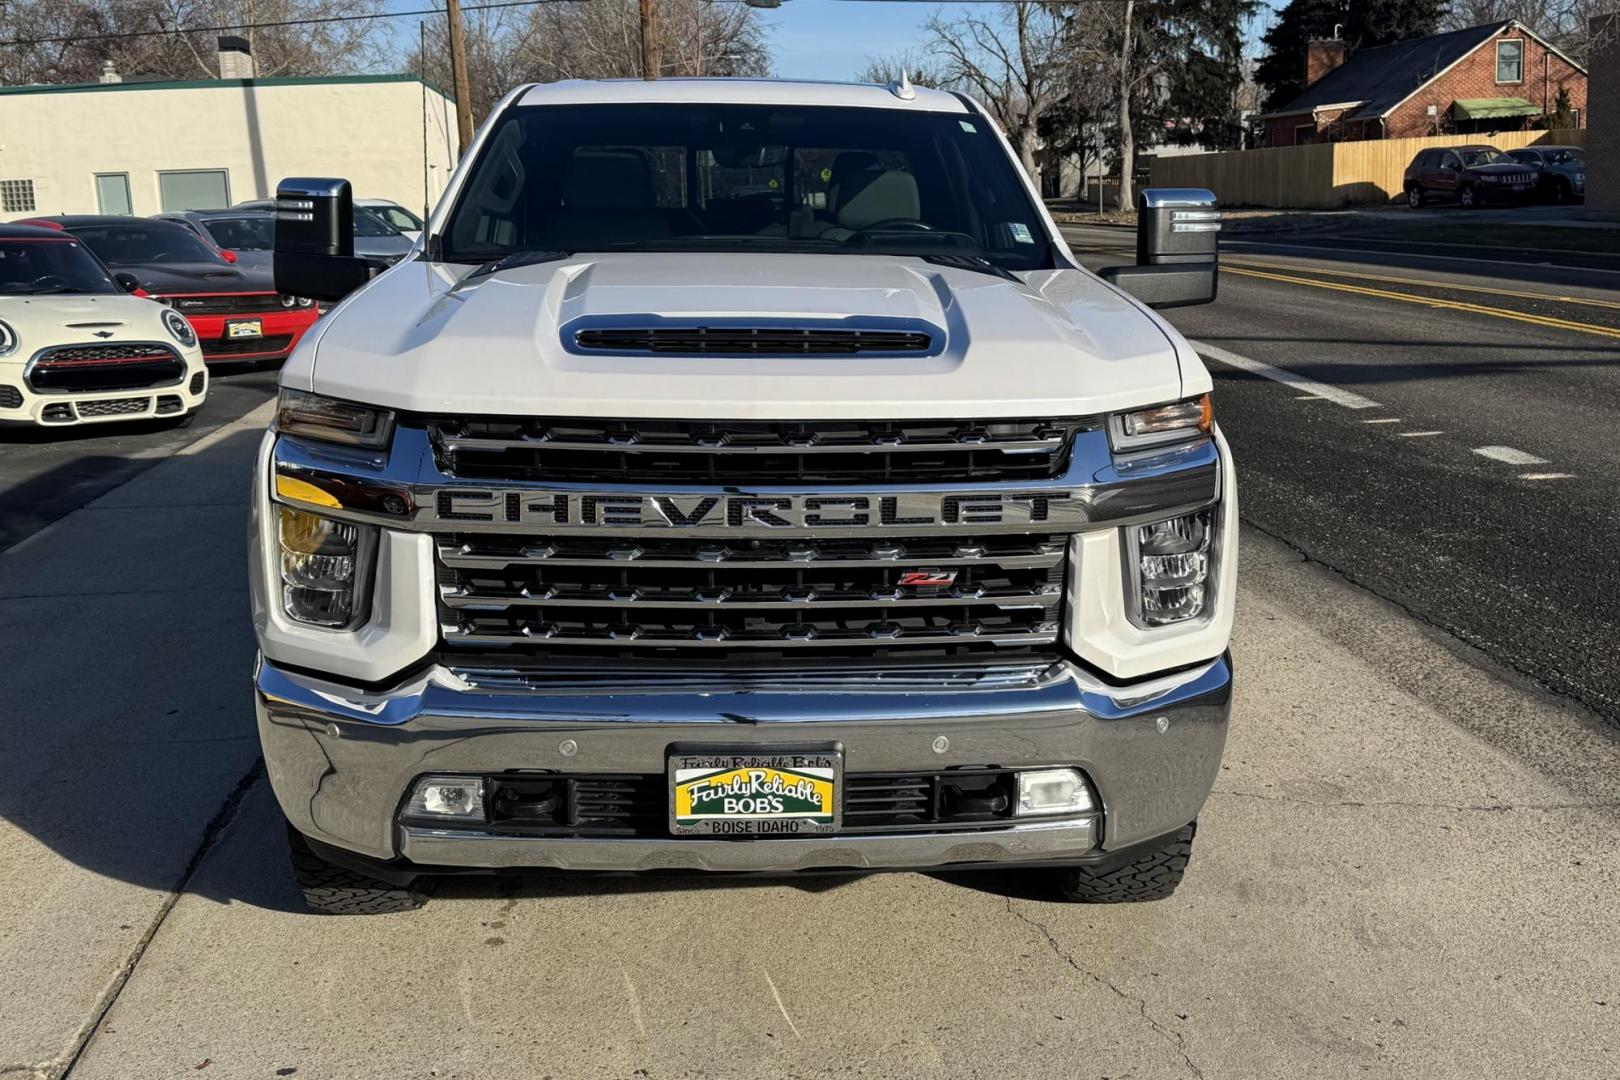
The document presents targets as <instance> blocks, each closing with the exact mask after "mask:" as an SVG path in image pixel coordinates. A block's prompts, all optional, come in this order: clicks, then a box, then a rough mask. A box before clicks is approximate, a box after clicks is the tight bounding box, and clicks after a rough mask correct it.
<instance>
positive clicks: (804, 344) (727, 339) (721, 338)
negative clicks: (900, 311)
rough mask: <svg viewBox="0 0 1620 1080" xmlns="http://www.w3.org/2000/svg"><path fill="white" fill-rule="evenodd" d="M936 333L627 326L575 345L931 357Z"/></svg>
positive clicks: (583, 333) (581, 336) (588, 334)
mask: <svg viewBox="0 0 1620 1080" xmlns="http://www.w3.org/2000/svg"><path fill="white" fill-rule="evenodd" d="M933 343H934V338H933V335H932V334H929V333H925V332H923V331H920V330H875V329H866V330H858V329H830V328H821V327H782V326H731V327H727V326H686V327H623V328H613V329H593V330H579V331H577V332H575V334H574V344H575V345H576V346H578V347H579V348H581V349H588V350H591V351H594V352H614V353H676V354H683V355H687V356H697V355H717V354H718V355H725V356H854V355H857V354H862V353H899V354H911V353H926V352H928V351H929V350H930V349H931V348H932V347H933Z"/></svg>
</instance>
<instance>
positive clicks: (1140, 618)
mask: <svg viewBox="0 0 1620 1080" xmlns="http://www.w3.org/2000/svg"><path fill="white" fill-rule="evenodd" d="M1214 523H1215V512H1214V510H1213V509H1210V510H1199V511H1198V512H1196V513H1192V514H1187V515H1185V516H1183V517H1176V518H1170V519H1168V520H1166V521H1156V522H1154V523H1153V524H1151V525H1133V526H1131V527H1129V528H1127V529H1126V530H1125V558H1126V560H1127V565H1126V581H1127V582H1129V583H1130V585H1129V586H1128V588H1129V590H1130V592H1131V594H1132V595H1130V596H1128V597H1126V601H1127V609H1128V611H1129V613H1130V616H1131V621H1132V622H1134V623H1136V624H1137V625H1138V626H1142V627H1154V626H1167V625H1169V624H1171V623H1180V622H1186V621H1188V620H1189V619H1196V618H1198V617H1199V616H1200V615H1202V614H1204V612H1205V611H1206V610H1207V609H1208V607H1209V599H1210V597H1209V586H1210V581H1209V571H1210V564H1211V562H1212V561H1213V560H1212V559H1211V551H1210V533H1211V532H1212V531H1213V530H1214Z"/></svg>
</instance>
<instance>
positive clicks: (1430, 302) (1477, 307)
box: [1222, 265, 1620, 338]
mask: <svg viewBox="0 0 1620 1080" xmlns="http://www.w3.org/2000/svg"><path fill="white" fill-rule="evenodd" d="M1222 270H1223V271H1224V272H1225V273H1228V274H1241V275H1242V276H1244V277H1253V278H1264V279H1266V280H1267V281H1282V282H1286V283H1288V284H1290V285H1310V286H1312V287H1314V288H1318V289H1331V290H1333V291H1334V292H1346V293H1353V294H1355V295H1357V296H1371V297H1376V298H1377V299H1380V300H1399V301H1401V302H1402V303H1406V304H1418V305H1421V306H1423V307H1430V308H1444V309H1446V310H1449V311H1466V312H1470V313H1472V314H1474V315H1488V316H1490V317H1491V318H1493V319H1511V320H1513V321H1514V322H1523V323H1530V324H1532V325H1534V326H1545V327H1549V328H1551V329H1554V330H1570V331H1574V332H1575V333H1578V334H1596V335H1597V336H1598V337H1606V338H1620V328H1615V327H1608V326H1596V325H1594V324H1592V323H1579V322H1571V321H1570V320H1568V319H1555V318H1553V317H1552V316H1550V315H1529V314H1526V313H1525V312H1522V311H1508V310H1507V309H1506V308H1494V307H1486V306H1485V305H1483V304H1470V303H1467V302H1465V301H1462V300H1440V299H1436V298H1435V297H1432V296H1413V295H1412V294H1410V293H1400V292H1391V291H1389V290H1388V289H1369V288H1366V287H1364V286H1361V285H1346V284H1343V283H1341V282H1337V281H1317V280H1315V279H1313V278H1302V277H1293V276H1291V275H1287V274H1268V273H1266V272H1264V271H1262V270H1246V269H1243V268H1241V267H1236V266H1230V265H1223V266H1222Z"/></svg>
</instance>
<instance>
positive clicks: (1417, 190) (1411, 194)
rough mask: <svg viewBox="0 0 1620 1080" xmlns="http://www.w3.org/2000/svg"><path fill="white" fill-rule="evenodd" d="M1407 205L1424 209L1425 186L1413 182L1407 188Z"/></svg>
mask: <svg viewBox="0 0 1620 1080" xmlns="http://www.w3.org/2000/svg"><path fill="white" fill-rule="evenodd" d="M1406 205H1407V206H1410V207H1411V208H1412V209H1414V210H1421V209H1423V186H1422V185H1421V184H1413V185H1412V186H1411V187H1409V188H1407V189H1406Z"/></svg>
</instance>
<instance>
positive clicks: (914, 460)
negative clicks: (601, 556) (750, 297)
mask: <svg viewBox="0 0 1620 1080" xmlns="http://www.w3.org/2000/svg"><path fill="white" fill-rule="evenodd" d="M1091 426H1092V425H1091V423H1090V422H1088V421H1085V420H1076V419H1044V418H1041V419H1014V420H985V421H967V420H896V421H866V420H839V421H815V422H809V421H690V420H633V421H630V420H627V421H613V420H575V419H569V420H556V419H543V418H535V419H528V418H517V417H511V418H508V417H482V418H473V419H462V418H457V419H438V420H432V421H430V430H431V434H432V438H433V444H434V448H435V451H436V453H437V456H438V464H439V468H440V469H441V470H443V471H444V472H445V473H447V474H448V475H451V476H455V477H458V478H461V479H468V480H534V481H552V480H555V481H578V482H589V483H602V484H615V483H683V482H691V483H701V484H728V483H762V484H794V483H873V484H904V483H961V482H970V481H977V482H982V481H1009V482H1018V481H1030V480H1042V479H1050V478H1052V477H1055V476H1058V475H1061V473H1062V472H1063V470H1064V468H1065V467H1066V466H1067V465H1068V460H1069V453H1070V450H1071V449H1072V447H1073V444H1074V437H1075V435H1076V433H1077V432H1080V431H1083V430H1087V429H1089V428H1090V427H1091Z"/></svg>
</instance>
